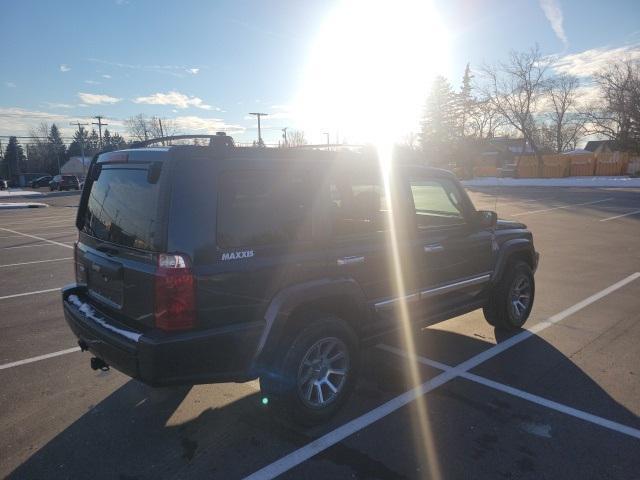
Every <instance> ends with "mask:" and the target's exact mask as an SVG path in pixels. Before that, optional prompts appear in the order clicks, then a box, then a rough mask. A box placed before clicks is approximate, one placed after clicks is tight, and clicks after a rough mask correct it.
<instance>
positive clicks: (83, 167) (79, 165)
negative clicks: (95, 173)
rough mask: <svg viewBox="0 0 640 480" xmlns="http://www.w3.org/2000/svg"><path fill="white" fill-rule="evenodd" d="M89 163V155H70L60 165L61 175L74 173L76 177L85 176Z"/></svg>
mask: <svg viewBox="0 0 640 480" xmlns="http://www.w3.org/2000/svg"><path fill="white" fill-rule="evenodd" d="M90 163H91V157H86V156H85V157H82V156H77V157H71V158H69V160H67V162H66V163H65V164H64V165H62V167H60V173H62V174H63V175H75V176H76V177H78V178H84V177H86V176H87V171H88V170H89V164H90Z"/></svg>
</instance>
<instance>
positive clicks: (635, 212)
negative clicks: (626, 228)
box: [600, 210, 640, 222]
mask: <svg viewBox="0 0 640 480" xmlns="http://www.w3.org/2000/svg"><path fill="white" fill-rule="evenodd" d="M638 213H640V210H635V211H633V212H629V213H623V214H622V215H616V216H615V217H609V218H603V219H602V220H600V221H601V222H608V221H609V220H615V219H616V218H622V217H628V216H629V215H636V214H638Z"/></svg>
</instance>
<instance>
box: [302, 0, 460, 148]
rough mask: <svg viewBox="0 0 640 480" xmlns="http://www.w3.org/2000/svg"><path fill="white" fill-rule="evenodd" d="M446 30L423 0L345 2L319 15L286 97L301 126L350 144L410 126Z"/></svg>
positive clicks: (442, 63)
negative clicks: (294, 87)
mask: <svg viewBox="0 0 640 480" xmlns="http://www.w3.org/2000/svg"><path fill="white" fill-rule="evenodd" d="M447 44H448V41H447V34H446V30H445V29H444V28H443V26H442V23H441V21H440V19H439V17H438V15H437V12H436V11H435V9H434V8H433V5H432V4H431V3H430V2H429V1H428V0H427V1H420V0H400V1H396V2H379V1H345V2H343V3H340V4H339V5H338V6H337V7H336V8H335V9H334V10H333V11H332V12H331V13H330V14H329V15H328V17H327V18H326V19H325V21H324V22H323V24H322V27H321V28H320V31H319V34H318V36H317V38H316V41H315V43H314V45H313V47H312V49H311V52H310V56H309V58H308V62H307V66H306V69H305V73H304V81H303V84H302V88H301V89H300V90H299V92H298V94H297V99H296V101H295V102H294V104H295V109H296V110H297V111H296V112H295V113H296V116H297V117H298V119H299V121H300V123H301V127H302V128H303V129H304V130H305V131H307V132H323V131H329V132H330V135H331V137H332V138H333V137H334V135H335V133H334V132H335V131H339V132H340V138H341V139H342V137H346V138H347V139H348V141H350V142H351V143H354V142H358V143H364V142H372V143H379V142H381V141H383V142H388V141H393V140H395V139H397V138H398V137H400V136H402V135H403V134H406V133H408V132H411V131H416V129H417V126H418V121H419V117H420V113H421V110H422V107H423V104H424V98H425V94H426V91H427V89H428V88H429V85H430V82H431V79H432V78H433V76H434V75H435V74H437V73H439V72H442V71H444V70H446V67H447V58H448V52H447Z"/></svg>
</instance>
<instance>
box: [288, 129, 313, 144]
mask: <svg viewBox="0 0 640 480" xmlns="http://www.w3.org/2000/svg"><path fill="white" fill-rule="evenodd" d="M307 143H309V142H307V139H306V138H305V137H304V132H303V131H302V130H289V131H288V132H287V145H289V146H290V147H301V146H302V145H306V144H307Z"/></svg>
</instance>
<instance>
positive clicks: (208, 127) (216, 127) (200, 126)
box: [173, 115, 245, 134]
mask: <svg viewBox="0 0 640 480" xmlns="http://www.w3.org/2000/svg"><path fill="white" fill-rule="evenodd" d="M173 122H174V123H175V125H176V127H177V128H178V130H179V131H181V132H189V133H203V134H205V133H207V134H212V133H215V132H220V131H224V132H227V133H230V134H233V133H242V132H244V131H245V128H244V127H242V126H240V125H230V124H228V123H225V121H224V120H222V119H220V118H203V117H197V116H194V115H191V116H183V117H176V118H174V119H173Z"/></svg>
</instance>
